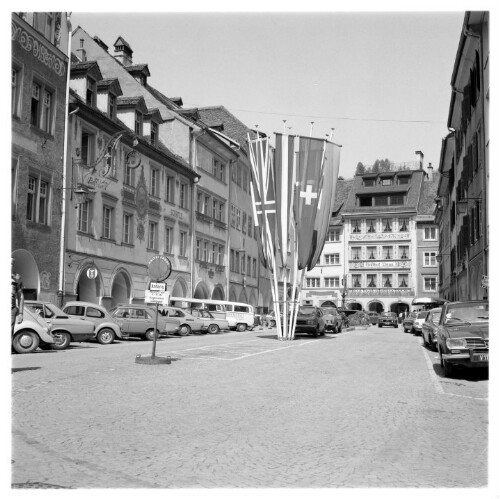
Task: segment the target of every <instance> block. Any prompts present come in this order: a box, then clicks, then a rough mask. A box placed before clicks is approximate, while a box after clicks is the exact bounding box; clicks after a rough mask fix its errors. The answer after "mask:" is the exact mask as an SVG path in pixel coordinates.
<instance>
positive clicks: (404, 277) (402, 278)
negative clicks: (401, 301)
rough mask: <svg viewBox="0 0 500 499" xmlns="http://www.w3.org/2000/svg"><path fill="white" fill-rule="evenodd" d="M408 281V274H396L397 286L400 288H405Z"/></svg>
mask: <svg viewBox="0 0 500 499" xmlns="http://www.w3.org/2000/svg"><path fill="white" fill-rule="evenodd" d="M408 283H409V276H408V274H398V286H399V287H400V288H407V287H408Z"/></svg>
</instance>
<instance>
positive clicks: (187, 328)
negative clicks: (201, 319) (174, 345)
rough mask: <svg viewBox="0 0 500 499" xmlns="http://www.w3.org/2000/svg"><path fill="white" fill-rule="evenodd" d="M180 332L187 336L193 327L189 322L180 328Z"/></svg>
mask: <svg viewBox="0 0 500 499" xmlns="http://www.w3.org/2000/svg"><path fill="white" fill-rule="evenodd" d="M179 334H180V335H181V336H187V335H188V334H191V327H190V326H189V325H188V324H182V325H181V326H180V328H179Z"/></svg>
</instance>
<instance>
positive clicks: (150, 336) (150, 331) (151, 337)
mask: <svg viewBox="0 0 500 499" xmlns="http://www.w3.org/2000/svg"><path fill="white" fill-rule="evenodd" d="M154 334H155V333H154V329H148V330H147V331H146V339H147V340H149V341H153V340H154V338H155V336H154ZM159 337H160V333H159V331H158V330H157V331H156V339H158V338H159Z"/></svg>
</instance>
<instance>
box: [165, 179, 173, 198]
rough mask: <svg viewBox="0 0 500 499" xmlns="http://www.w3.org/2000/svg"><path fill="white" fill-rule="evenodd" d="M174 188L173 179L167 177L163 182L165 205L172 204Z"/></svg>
mask: <svg viewBox="0 0 500 499" xmlns="http://www.w3.org/2000/svg"><path fill="white" fill-rule="evenodd" d="M174 188H175V178H174V177H172V176H170V175H167V179H166V182H165V201H167V203H174Z"/></svg>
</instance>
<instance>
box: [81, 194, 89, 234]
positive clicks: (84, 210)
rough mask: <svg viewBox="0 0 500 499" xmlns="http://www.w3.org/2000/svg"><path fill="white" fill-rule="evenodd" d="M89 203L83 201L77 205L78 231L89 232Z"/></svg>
mask: <svg viewBox="0 0 500 499" xmlns="http://www.w3.org/2000/svg"><path fill="white" fill-rule="evenodd" d="M90 217H91V201H85V202H84V203H81V204H79V205H78V230H79V231H80V232H85V233H87V234H88V233H89V232H90Z"/></svg>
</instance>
